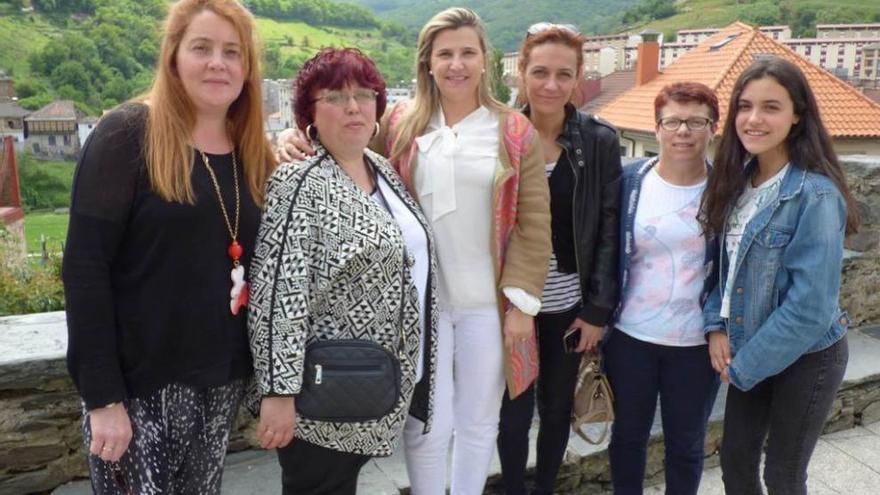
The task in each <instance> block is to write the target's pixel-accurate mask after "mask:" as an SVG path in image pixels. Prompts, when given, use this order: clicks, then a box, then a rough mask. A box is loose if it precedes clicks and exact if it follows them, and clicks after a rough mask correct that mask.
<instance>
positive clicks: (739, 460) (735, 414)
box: [721, 336, 849, 495]
mask: <svg viewBox="0 0 880 495" xmlns="http://www.w3.org/2000/svg"><path fill="white" fill-rule="evenodd" d="M848 360H849V348H848V347H847V343H846V337H845V336H844V338H842V339H840V340H839V341H837V343H835V344H833V345H832V346H831V347H828V348H827V349H825V350H822V351H819V352H814V353H810V354H804V355H803V356H801V357H800V358H799V359H798V360H797V361H795V362H794V364H792V365H791V366H789V367H788V368H786V369H785V370H783V371H782V372H781V373H779V374H778V375H776V376H773V377H770V378H768V379H766V380H764V381H762V382H761V383H759V384H757V385H756V386H755V387H754V388H752V389H751V390H749V391H748V392H743V391H742V390H739V389H737V388H736V387H734V386H731V387H730V388H729V389H728V391H727V406H726V408H725V410H724V440H723V443H722V446H721V472H722V477H723V479H724V489H725V491H726V492H727V494H728V495H758V494H760V493H762V488H761V480H760V478H759V466H760V461H761V450H762V447H763V446H764V440H765V439H766V440H767V459H766V463H765V465H764V483H765V484H766V485H767V491H768V492H769V493H771V494H780V495H806V493H807V465H808V464H809V463H810V457H811V456H812V455H813V449H814V448H815V447H816V442H817V441H818V440H819V435H820V434H821V433H822V428H823V426H824V425H825V419H826V418H827V417H828V411H829V410H831V404H832V403H833V402H834V399H835V397H836V396H837V389H838V388H839V387H840V383H841V382H842V381H843V373H844V371H845V370H846V363H847V361H848Z"/></svg>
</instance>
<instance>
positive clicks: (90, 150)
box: [62, 107, 146, 409]
mask: <svg viewBox="0 0 880 495" xmlns="http://www.w3.org/2000/svg"><path fill="white" fill-rule="evenodd" d="M145 118H146V116H145V111H144V110H143V109H133V108H130V107H129V108H125V107H123V108H121V109H118V110H115V111H113V112H111V113H109V114H107V115H106V116H104V117H103V118H102V119H101V121H100V122H99V123H98V125H97V127H96V128H95V130H94V131H93V132H92V134H91V135H90V136H89V139H88V140H87V141H86V143H85V145H84V146H83V149H82V151H81V153H80V157H79V160H78V162H77V165H76V172H75V173H74V180H73V191H72V192H71V207H70V226H69V228H68V232H67V243H66V246H65V250H64V260H63V264H62V279H63V281H64V297H65V309H66V312H67V337H68V340H67V367H68V371H69V372H70V375H71V377H72V378H73V381H74V383H75V384H76V386H77V388H78V389H79V392H80V395H82V397H83V400H84V401H85V404H86V408H87V409H93V408H96V407H100V406H103V405H106V404H109V403H111V402H116V401H119V400H122V399H124V398H126V396H127V393H126V387H125V381H124V379H123V374H122V369H121V366H120V362H119V356H118V352H117V342H116V331H117V327H116V307H115V304H114V300H113V286H112V283H111V268H112V266H113V262H114V259H115V258H116V255H117V252H118V250H119V246H120V244H121V242H122V239H123V237H124V235H125V230H126V222H127V219H128V216H129V210H130V208H131V206H132V202H133V199H134V196H135V192H136V187H137V181H138V174H139V171H140V168H141V164H142V159H141V152H140V149H141V142H142V133H143V122H144V119H145Z"/></svg>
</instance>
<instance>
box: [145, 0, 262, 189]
mask: <svg viewBox="0 0 880 495" xmlns="http://www.w3.org/2000/svg"><path fill="white" fill-rule="evenodd" d="M205 10H209V11H211V12H213V13H215V14H217V15H218V16H220V17H222V18H224V19H226V20H227V21H229V22H230V23H231V24H232V25H233V27H234V28H235V30H236V31H237V32H238V36H239V38H240V39H241V54H242V64H243V69H244V74H245V80H244V86H243V87H242V90H241V94H239V96H238V98H237V99H236V100H235V101H234V102H233V103H232V105H231V106H230V107H229V110H228V112H227V115H226V118H227V129H228V133H229V137H230V139H231V140H232V142H233V144H234V146H235V149H236V152H237V153H238V156H239V157H241V160H242V162H243V163H242V167H243V170H244V177H245V182H246V183H247V185H248V187H249V188H250V192H251V195H252V196H253V198H254V201H256V203H257V204H258V205H262V202H263V188H264V184H265V183H266V180H267V179H268V178H269V175H270V174H271V172H272V169H273V168H274V166H275V159H274V156H273V154H272V150H271V148H270V145H269V142H268V140H267V139H266V135H265V132H264V130H263V108H262V91H261V78H260V65H259V63H260V47H259V45H258V43H257V40H256V37H255V34H254V18H253V16H252V15H251V14H250V12H248V11H247V9H245V8H244V7H243V6H242V5H241V3H239V2H238V1H237V0H180V1H179V2H176V3H175V4H174V5H173V6H172V7H171V9H170V11H169V12H168V17H167V18H166V19H165V24H164V29H163V37H162V48H161V50H160V52H159V60H158V62H157V64H156V65H157V68H156V75H155V78H154V79H153V84H152V86H151V87H150V89H149V90H148V91H147V92H146V93H145V94H144V95H141V96H140V97H139V98H137V99H138V100H139V101H143V102H145V103H146V104H147V106H148V107H149V117H148V118H147V129H146V137H145V143H144V158H145V160H146V163H147V171H148V173H149V175H150V182H151V184H152V187H153V190H154V191H155V192H156V193H157V194H158V195H159V196H160V197H162V199H164V200H166V201H174V202H179V203H193V202H194V201H195V194H194V193H193V189H192V181H191V179H190V176H191V174H192V168H193V147H192V144H191V143H190V137H191V136H192V132H193V130H194V128H195V124H196V109H195V106H194V105H193V103H192V101H191V100H190V98H189V96H188V95H187V93H186V90H185V89H184V87H183V83H182V82H181V80H180V77H179V76H178V74H177V69H176V58H177V50H178V49H179V47H180V42H181V40H182V39H183V36H184V34H185V33H186V30H187V28H188V27H189V24H190V22H191V21H192V19H193V17H195V16H196V15H197V14H199V13H201V12H203V11H205Z"/></svg>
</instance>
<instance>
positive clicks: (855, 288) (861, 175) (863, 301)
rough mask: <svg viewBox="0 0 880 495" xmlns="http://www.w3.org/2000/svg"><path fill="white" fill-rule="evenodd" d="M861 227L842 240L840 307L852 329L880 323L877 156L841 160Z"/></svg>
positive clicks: (879, 164) (879, 175) (879, 177)
mask: <svg viewBox="0 0 880 495" xmlns="http://www.w3.org/2000/svg"><path fill="white" fill-rule="evenodd" d="M841 163H842V165H843V168H844V171H845V172H846V177H847V181H848V182H849V185H850V188H851V190H852V193H853V196H855V199H856V201H857V202H858V203H859V209H860V212H859V213H860V214H861V220H862V226H861V228H860V229H859V232H858V233H857V234H853V235H850V236H849V237H847V239H846V247H847V249H850V250H852V251H853V253H852V255H850V256H847V258H846V260H845V261H844V264H843V285H842V286H841V291H840V300H841V306H842V307H843V308H845V309H846V310H847V311H849V314H850V318H851V319H852V322H853V324H854V325H864V324H869V323H878V322H880V290H878V289H880V156H861V155H851V156H843V157H841Z"/></svg>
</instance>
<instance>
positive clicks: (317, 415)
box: [296, 339, 400, 423]
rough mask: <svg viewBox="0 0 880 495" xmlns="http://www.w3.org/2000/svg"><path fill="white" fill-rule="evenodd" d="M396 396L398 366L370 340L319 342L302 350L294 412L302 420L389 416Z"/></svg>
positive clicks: (398, 391) (341, 421)
mask: <svg viewBox="0 0 880 495" xmlns="http://www.w3.org/2000/svg"><path fill="white" fill-rule="evenodd" d="M399 398H400V362H399V361H398V360H397V358H396V357H395V356H394V355H393V354H391V352H389V351H388V350H387V349H385V348H384V347H382V346H381V345H379V344H377V343H376V342H373V341H370V340H360V339H340V340H322V341H318V342H315V343H313V344H311V345H309V346H308V347H307V348H306V356H305V370H304V377H303V386H302V389H301V390H300V393H299V395H297V396H296V409H297V411H298V412H299V413H300V414H301V415H303V416H304V417H306V418H309V419H315V420H319V421H334V422H340V423H347V422H360V421H369V420H371V419H378V418H381V417H382V416H385V415H386V414H388V413H390V412H391V410H392V409H393V408H394V405H395V404H397V400H398V399H399Z"/></svg>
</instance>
